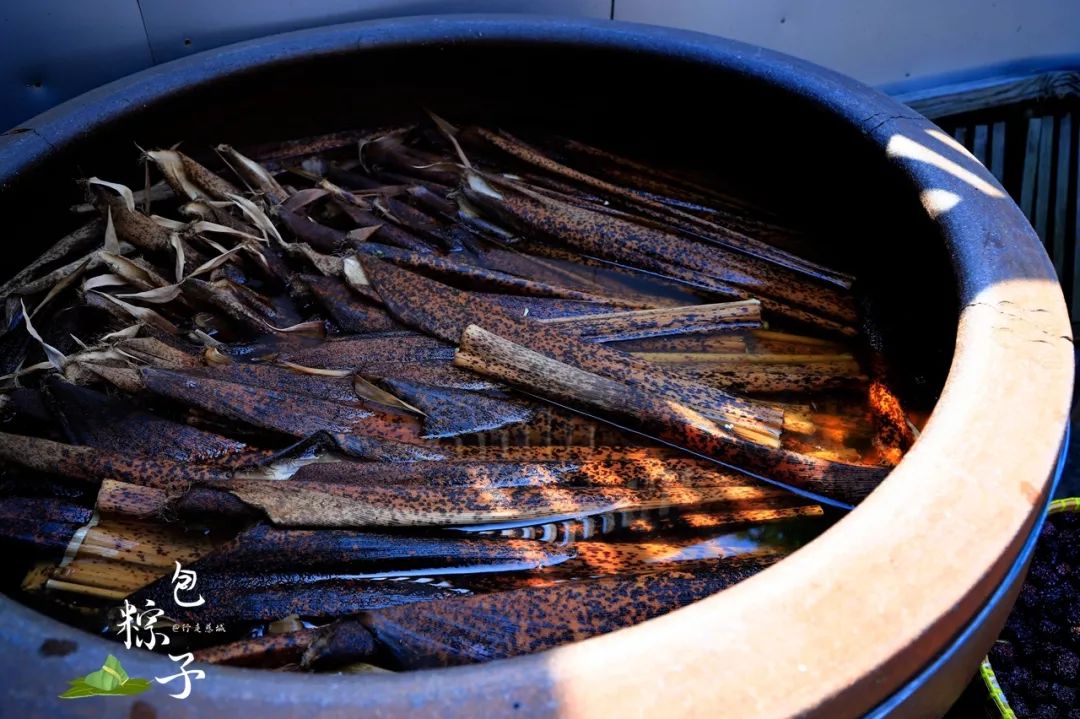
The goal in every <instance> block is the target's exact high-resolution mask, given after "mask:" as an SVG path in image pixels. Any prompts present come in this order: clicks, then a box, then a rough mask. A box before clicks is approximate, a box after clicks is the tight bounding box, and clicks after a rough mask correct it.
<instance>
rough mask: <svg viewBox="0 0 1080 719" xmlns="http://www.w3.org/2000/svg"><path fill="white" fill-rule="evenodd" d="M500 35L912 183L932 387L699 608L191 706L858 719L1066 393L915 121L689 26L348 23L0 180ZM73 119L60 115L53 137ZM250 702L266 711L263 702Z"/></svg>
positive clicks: (1017, 482) (1023, 300)
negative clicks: (144, 123)
mask: <svg viewBox="0 0 1080 719" xmlns="http://www.w3.org/2000/svg"><path fill="white" fill-rule="evenodd" d="M500 41H502V42H505V41H514V42H523V43H540V44H547V45H552V46H557V45H561V44H565V45H580V44H589V45H592V46H597V45H600V46H603V47H606V48H610V49H615V50H621V51H626V52H635V53H646V54H654V55H658V56H665V57H677V58H679V59H681V60H685V61H690V62H695V63H700V64H703V65H709V66H713V67H716V68H718V69H724V70H726V71H736V72H740V73H745V74H748V75H750V76H753V77H754V78H756V79H757V80H758V81H760V82H762V83H764V84H768V85H770V86H772V87H774V88H776V89H777V91H782V92H785V93H789V94H792V95H796V96H800V97H808V98H812V99H814V100H815V101H816V102H817V103H819V105H820V106H822V107H824V108H825V109H826V110H828V111H829V112H830V113H832V114H834V115H835V116H837V117H838V118H841V119H842V120H844V121H845V122H847V123H849V124H850V125H852V126H854V127H856V128H858V129H859V130H860V131H861V132H863V133H864V134H865V135H866V136H867V138H869V140H870V141H872V142H873V143H875V144H876V145H877V146H878V147H880V148H881V152H882V162H889V163H892V164H893V165H894V166H895V168H896V169H897V170H898V171H900V172H903V173H904V174H905V175H906V176H907V177H908V178H910V181H911V182H912V183H913V185H915V186H917V187H919V188H921V189H922V190H924V191H926V192H924V193H923V196H922V197H923V204H924V207H925V211H926V212H927V214H928V215H929V216H930V217H932V218H933V222H934V223H935V224H936V225H937V227H938V228H939V229H940V231H941V234H942V236H943V237H944V238H945V241H946V243H947V245H948V249H949V253H950V256H951V258H952V262H953V266H954V269H955V272H956V275H957V278H958V281H959V291H960V297H961V307H962V308H963V309H962V312H961V316H960V324H959V330H958V337H957V348H956V352H955V357H954V362H953V365H952V368H951V370H950V374H949V379H948V382H947V385H946V388H945V391H944V393H943V394H942V397H941V399H940V401H939V403H938V406H937V408H936V409H935V411H934V413H933V416H932V417H931V420H930V422H929V424H928V425H927V427H926V429H925V431H924V433H923V435H922V437H921V438H920V439H919V441H918V442H917V443H916V445H915V447H914V448H913V449H912V451H911V452H910V453H909V454H908V456H907V457H906V458H905V459H904V461H903V462H902V463H901V464H900V466H899V467H897V468H896V470H894V472H893V473H892V474H891V475H890V476H889V478H888V479H887V480H886V481H885V482H884V483H883V484H882V486H881V487H880V488H879V489H878V490H877V491H875V492H874V493H873V494H872V495H871V496H870V497H869V498H868V499H867V500H865V501H864V502H863V503H862V504H861V505H860V506H859V507H858V508H856V509H855V510H854V511H853V512H852V513H851V514H850V515H849V516H848V517H846V518H844V519H843V520H842V521H840V522H839V523H838V524H837V525H835V526H834V527H833V528H832V529H830V530H829V531H828V532H826V533H825V534H824V535H822V536H821V537H820V538H819V539H817V540H815V541H814V542H812V543H811V544H810V545H808V546H807V547H806V548H804V549H802V550H800V551H799V552H797V553H796V554H795V555H793V556H792V557H790V558H788V559H786V560H785V561H783V562H781V563H780V564H779V565H777V566H775V567H773V568H771V569H769V570H767V571H766V572H763V573H762V574H760V575H758V576H756V577H754V578H752V579H750V580H748V581H746V582H743V583H741V584H740V585H738V586H736V587H734V588H732V589H730V590H728V591H725V592H723V593H721V594H719V595H716V596H714V597H711V598H709V599H707V600H704V601H702V602H698V603H697V604H694V605H692V606H690V607H687V608H685V609H682V610H679V611H677V612H674V613H672V614H670V615H667V616H665V617H661V618H659V619H656V620H652V621H650V622H646V623H645V624H642V625H639V626H637V627H633V628H630V629H627V630H623V631H619V632H616V633H613V634H609V635H605V636H602V637H597V638H594V639H590V640H588V641H585V642H581V643H578V644H575V645H571V646H567V647H564V648H560V649H557V650H553V651H550V652H545V653H542V654H538V655H534V656H529V657H522V658H518V659H514V660H508V661H501V662H495V663H491V664H488V665H484V666H479V667H463V668H457V669H450V670H438V671H425V672H414V673H410V674H403V675H399V676H373V677H363V678H357V677H336V676H307V675H295V676H293V675H284V674H280V673H276V674H273V675H271V674H269V673H265V672H258V671H251V670H238V669H226V668H217V667H215V668H212V669H211V672H212V673H213V674H216V675H218V679H217V681H216V682H214V683H212V682H209V681H208V682H205V683H203V684H205V686H202V685H200V686H199V687H198V690H200V691H202V699H200V701H199V704H200V705H201V706H204V707H207V708H210V707H212V708H214V709H216V710H218V711H224V710H225V708H226V707H231V708H234V709H240V708H241V707H242V708H243V710H245V711H250V710H251V708H252V707H254V706H260V704H259V700H258V699H257V697H254V696H252V695H250V693H249V692H251V691H253V690H255V689H258V688H259V687H271V686H272V687H273V691H274V692H284V693H286V695H287V694H288V693H289V692H296V693H297V696H299V697H301V698H304V697H306V698H310V697H312V695H313V693H315V692H317V693H318V694H319V703H320V705H321V706H322V707H323V708H324V709H326V710H327V712H328V713H330V710H332V709H333V710H335V711H338V710H342V711H343V710H348V712H347V713H349V714H350V715H356V712H359V711H361V710H363V711H366V712H370V713H372V714H374V713H378V712H387V713H391V712H408V713H410V714H414V715H415V714H431V715H441V716H445V715H447V714H448V713H449V714H460V715H477V714H481V713H492V714H499V715H502V714H511V713H515V712H518V715H521V714H522V713H524V712H526V711H527V712H528V713H530V714H532V715H552V714H562V715H566V716H585V715H597V714H599V715H608V714H615V713H622V712H626V711H633V712H634V713H640V714H647V713H649V712H661V713H663V714H668V713H676V714H696V715H712V714H715V713H716V712H717V711H720V710H722V712H721V713H724V714H725V715H733V716H787V715H794V714H797V713H800V714H801V713H817V714H820V715H822V716H836V715H854V714H861V713H863V712H865V711H867V710H869V709H871V708H872V707H874V706H875V705H877V704H878V703H879V702H880V701H882V700H883V699H885V698H886V697H887V696H888V695H889V694H890V693H891V692H892V691H894V690H895V689H896V688H898V687H899V686H900V685H901V684H902V683H903V682H904V681H906V680H907V679H908V678H909V677H911V676H914V675H915V673H916V672H917V671H918V670H919V669H920V668H921V667H923V666H925V665H926V664H927V663H928V662H930V661H931V660H932V659H933V658H934V657H935V656H937V655H938V654H939V653H940V652H941V651H942V650H943V649H944V648H945V647H946V646H947V645H948V642H949V641H950V640H951V639H952V638H953V637H955V636H956V635H957V634H958V633H959V632H960V631H961V629H962V628H963V627H964V625H965V624H966V622H967V621H969V620H970V618H971V617H972V616H973V615H974V614H975V613H976V612H977V611H978V609H979V608H980V607H981V606H982V605H983V604H984V603H985V601H986V600H987V598H988V597H989V596H990V595H991V593H992V592H993V590H994V589H995V588H996V587H997V585H998V584H999V583H1000V582H1001V580H1002V578H1003V577H1004V576H1005V573H1006V571H1007V570H1008V569H1009V567H1010V566H1011V564H1012V563H1013V562H1014V560H1015V559H1016V557H1017V555H1018V553H1019V551H1020V547H1021V545H1023V543H1024V541H1025V539H1026V538H1027V536H1028V534H1029V533H1030V530H1031V527H1032V525H1033V523H1034V522H1035V520H1036V517H1037V515H1038V514H1039V512H1040V511H1041V508H1042V507H1043V505H1044V503H1045V500H1046V493H1047V490H1048V487H1049V484H1050V477H1051V470H1052V468H1053V467H1054V464H1055V460H1056V457H1057V453H1058V449H1059V446H1060V442H1061V438H1062V436H1063V432H1064V428H1065V426H1066V421H1067V416H1068V403H1069V398H1070V395H1071V389H1072V379H1073V374H1072V372H1073V367H1072V362H1073V355H1072V344H1071V334H1070V324H1069V318H1068V315H1067V312H1066V309H1065V305H1064V301H1063V298H1062V296H1061V292H1060V289H1059V287H1058V285H1057V282H1056V280H1055V278H1054V272H1053V267H1052V266H1051V265H1050V264H1049V261H1048V260H1047V258H1046V255H1045V252H1044V251H1043V249H1042V246H1041V244H1040V243H1039V240H1038V237H1037V236H1036V235H1035V234H1034V232H1033V230H1032V229H1031V228H1030V226H1029V225H1028V223H1027V221H1026V220H1025V219H1024V217H1023V215H1022V214H1021V213H1020V211H1019V209H1018V208H1017V207H1016V206H1015V205H1014V204H1013V203H1012V201H1011V200H1010V199H1009V198H1008V196H1007V195H1006V194H1005V193H1004V191H1003V190H1002V188H1001V187H1000V185H999V184H998V182H997V181H996V180H995V179H994V178H993V177H992V176H991V175H990V173H989V172H987V171H986V170H985V169H984V168H983V167H982V166H981V165H979V164H978V163H977V162H976V161H975V160H974V158H972V157H971V156H970V155H969V154H967V152H966V151H964V150H963V149H962V148H959V146H957V145H956V144H955V143H953V142H952V141H951V140H950V139H948V138H947V137H945V136H944V135H943V134H942V135H939V134H935V133H940V131H938V130H937V128H936V126H934V125H933V124H932V123H930V122H929V121H928V120H926V119H924V118H922V117H921V116H919V115H918V114H916V113H915V112H914V111H912V110H910V109H908V108H906V107H904V106H902V105H899V104H898V103H896V102H894V101H893V100H891V99H889V98H888V97H886V96H884V95H882V94H880V93H878V92H876V91H874V90H872V89H870V88H867V87H865V86H863V85H861V84H859V83H856V82H854V81H852V80H850V79H848V78H845V77H843V76H840V75H837V74H835V73H833V72H831V71H828V70H824V69H822V68H818V67H816V66H813V65H810V64H809V63H805V62H802V61H798V60H795V59H792V58H789V57H786V56H783V55H780V54H777V53H773V52H769V51H765V50H761V49H759V48H753V47H750V46H747V45H743V44H740V43H735V42H731V41H727V40H722V39H718V38H713V37H709V36H705V35H699V34H696V33H688V32H683V31H675V30H666V29H659V28H650V27H644V26H633V25H627V24H622V23H609V22H590V21H566V20H554V19H536V18H528V19H526V18H522V17H520V16H517V17H475V16H468V17H461V18H437V19H432V18H421V19H415V18H414V19H405V20H393V21H380V22H375V23H353V24H348V25H341V26H335V27H331V28H320V29H316V30H310V31H301V32H299V33H289V34H286V35H282V36H276V37H273V38H266V39H261V40H256V41H252V42H249V43H242V44H239V45H235V46H230V47H227V48H222V49H220V50H215V51H211V52H208V53H203V54H201V55H198V56H192V57H190V58H185V59H183V60H179V61H175V62H173V63H168V64H166V65H163V66H159V67H156V68H152V69H151V70H148V71H145V72H143V73H139V74H137V75H134V76H132V77H130V78H125V79H123V80H120V81H117V82H116V83H112V84H110V85H107V86H105V87H103V88H100V89H98V90H95V91H93V92H91V93H88V94H87V95H84V96H82V97H80V98H77V99H76V100H73V101H70V102H69V103H65V104H64V105H61V106H60V107H58V108H55V109H54V110H51V111H49V112H47V113H45V114H43V115H41V116H39V117H38V118H35V119H34V120H32V121H30V122H28V123H25V124H24V126H23V128H20V129H19V130H16V131H12V133H8V134H6V135H5V136H0V187H3V185H4V184H5V182H6V181H7V180H8V179H9V178H10V177H12V176H13V175H14V174H16V173H18V172H19V171H21V170H22V169H24V168H26V167H30V166H32V165H33V164H34V163H36V162H39V161H41V160H42V159H43V158H45V157H47V156H48V155H49V154H50V153H52V152H54V151H55V150H56V149H57V148H59V147H63V146H65V145H67V144H68V143H75V142H78V141H79V138H80V136H82V135H83V134H84V133H85V132H86V131H87V130H88V128H91V127H93V126H97V125H100V124H102V123H108V122H110V121H113V120H115V119H116V118H117V117H120V116H124V115H126V114H128V113H131V112H133V111H135V110H133V109H132V107H133V106H137V105H139V104H149V103H152V102H157V101H160V100H161V99H163V98H166V97H169V96H170V95H173V94H175V93H178V92H180V91H182V90H183V89H184V88H185V87H187V86H188V85H189V84H190V83H192V82H195V83H203V82H213V81H215V80H219V79H221V78H223V77H227V76H230V75H233V74H237V73H242V72H243V71H245V70H246V69H248V68H250V67H251V66H253V65H273V64H275V63H286V62H290V61H292V60H295V59H297V58H299V57H301V56H304V55H310V54H312V53H314V54H333V53H348V52H362V51H363V50H364V49H367V48H373V47H380V46H386V45H400V44H431V43H445V44H458V43H463V44H473V45H477V46H482V45H484V44H493V43H496V42H500ZM88 108H89V111H88ZM76 110H78V112H79V113H82V119H80V120H77V121H73V118H74V116H75V111H76ZM87 118H89V119H87ZM13 133H14V134H13ZM1003 408H1007V411H1003ZM943 547H948V548H949V550H948V551H943V550H942V548H943ZM0 619H3V620H4V621H6V622H11V621H18V622H25V623H26V626H29V627H30V631H28V632H27V633H26V635H25V636H16V637H11V636H5V637H3V638H2V641H3V642H4V643H6V644H7V645H8V647H7V649H6V650H5V653H8V652H10V651H14V650H15V649H17V648H21V649H23V650H25V651H29V652H30V655H31V656H32V655H35V654H36V652H37V651H38V644H40V641H41V638H42V637H48V636H58V635H59V636H63V635H64V634H66V633H70V632H71V628H70V627H66V626H64V625H60V624H59V623H57V622H55V621H54V620H51V619H48V618H45V617H43V616H41V615H37V614H35V613H33V612H31V611H30V610H28V609H26V608H25V607H22V606H20V605H16V604H15V603H13V602H12V601H11V600H9V599H7V598H0ZM35 642H36V643H35ZM79 643H80V645H82V648H81V649H80V650H79V654H80V655H81V654H82V653H83V652H84V651H89V650H90V649H92V650H93V652H94V653H95V654H100V653H102V651H103V650H104V649H105V648H106V647H107V646H112V645H111V644H110V645H106V644H105V642H104V641H103V640H100V639H96V638H92V637H91V636H90V635H87V634H81V635H80V639H79ZM133 662H134V663H135V664H136V666H137V668H138V669H139V671H141V672H142V675H143V676H148V675H150V674H153V673H154V672H155V671H156V672H157V673H158V674H160V673H161V672H162V671H164V670H165V669H166V668H168V669H171V668H172V666H173V665H172V663H171V662H169V661H168V660H167V659H165V658H163V657H162V658H159V657H149V656H148V657H140V658H138V659H137V660H135V659H134V658H133ZM127 663H128V662H127V659H125V664H127ZM83 671H84V672H85V671H89V669H84V670H83ZM129 671H132V670H131V668H130V667H129ZM132 673H133V674H134V672H132ZM168 673H173V671H169V672H168ZM214 684H219V686H217V687H215V686H214ZM301 701H303V700H302V699H301ZM252 702H254V704H253V703H252ZM354 703H355V704H354ZM261 706H263V707H264V708H265V709H266V710H267V711H270V712H271V713H272V712H273V709H274V707H275V704H274V703H273V702H269V703H265V704H263V705H261ZM350 707H351V708H350ZM279 708H280V707H279Z"/></svg>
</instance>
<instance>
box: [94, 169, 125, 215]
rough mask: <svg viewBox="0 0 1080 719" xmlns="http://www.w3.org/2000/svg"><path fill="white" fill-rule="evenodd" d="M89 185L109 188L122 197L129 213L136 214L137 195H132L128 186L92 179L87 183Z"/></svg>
mask: <svg viewBox="0 0 1080 719" xmlns="http://www.w3.org/2000/svg"><path fill="white" fill-rule="evenodd" d="M86 184H88V185H98V186H100V187H107V188H109V189H110V190H112V191H113V192H115V193H117V194H118V195H120V197H121V198H123V200H124V206H125V207H127V209H128V211H129V212H135V195H134V194H132V192H131V188H129V187H128V186H127V185H121V184H120V183H118V182H106V181H105V180H101V179H98V178H96V177H91V178H90V179H89V180H87V181H86Z"/></svg>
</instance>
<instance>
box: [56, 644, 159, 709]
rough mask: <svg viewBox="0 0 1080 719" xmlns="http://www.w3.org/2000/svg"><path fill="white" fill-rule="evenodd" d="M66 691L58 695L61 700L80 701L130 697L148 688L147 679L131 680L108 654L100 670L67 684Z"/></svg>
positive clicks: (118, 663)
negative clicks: (107, 697) (102, 697)
mask: <svg viewBox="0 0 1080 719" xmlns="http://www.w3.org/2000/svg"><path fill="white" fill-rule="evenodd" d="M68 684H69V685H70V686H69V687H68V690H67V691H66V692H64V693H63V694H61V695H60V698H61V699H81V698H83V697H98V696H131V695H133V694H142V693H143V692H144V691H146V690H147V689H149V688H150V680H149V679H132V678H131V677H129V676H128V673H127V672H126V671H124V667H123V666H121V665H120V660H119V659H117V658H116V657H114V656H113V655H112V654H110V655H109V656H108V657H107V658H106V659H105V663H104V664H103V665H101V669H98V670H97V671H96V672H90V673H89V674H87V675H86V676H85V677H79V678H78V679H72V680H71V681H70V682H68Z"/></svg>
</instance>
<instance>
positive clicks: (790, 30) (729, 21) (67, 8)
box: [0, 0, 1080, 129]
mask: <svg viewBox="0 0 1080 719" xmlns="http://www.w3.org/2000/svg"><path fill="white" fill-rule="evenodd" d="M450 12H454V13H467V12H502V13H536V14H545V15H563V16H576V17H590V18H612V17H614V18H616V19H619V20H628V21H633V22H643V23H651V24H656V25H669V26H673V27H682V28H688V29H692V30H698V31H702V32H709V33H714V34H717V35H723V36H726V37H732V38H736V39H739V40H744V41H746V42H750V43H754V44H757V45H763V46H765V47H769V48H773V49H777V50H781V51H783V52H787V53H790V54H792V55H796V56H799V57H803V58H806V59H808V60H812V61H814V62H817V63H819V64H822V65H825V66H827V67H832V68H834V69H836V70H839V71H841V72H844V73H846V74H849V75H852V76H853V77H856V78H858V79H860V80H863V81H864V82H868V83H870V84H875V85H881V86H884V87H886V88H887V89H890V90H904V89H911V88H913V87H916V86H919V85H925V84H927V83H932V82H935V81H936V80H940V79H942V78H952V79H955V78H956V77H957V76H961V75H964V74H965V73H968V74H970V73H976V74H977V73H980V72H981V73H985V72H987V68H995V70H993V71H995V72H1006V71H1009V70H1010V69H1016V68H1019V67H1023V66H1054V65H1061V64H1065V63H1070V62H1072V60H1071V59H1070V58H1069V56H1072V57H1076V56H1077V55H1080V0H0V93H2V97H3V99H4V102H3V103H2V104H0V129H3V128H8V127H13V126H15V125H16V124H17V123H19V122H21V121H23V120H25V119H27V118H29V117H32V116H33V115H36V114H38V113H39V112H42V111H44V110H46V109H48V108H50V107H52V106H53V105H55V104H57V103H59V102H62V101H64V100H66V99H68V98H70V97H73V96H75V95H78V94H79V93H81V92H85V91H86V90H89V89H91V88H94V87H97V86H98V85H101V84H104V83H106V82H108V81H110V80H114V79H116V78H118V77H122V76H124V75H127V74H130V73H132V72H135V71H136V70H140V69H142V68H145V67H149V66H150V65H153V64H156V63H161V62H166V61H168V60H173V59H176V58H178V57H183V56H184V55H188V54H190V53H194V52H199V51H202V50H207V49H209V48H212V47H217V46H219V45H224V44H227V43H231V42H237V41H239V40H245V39H248V38H253V37H259V36H262V35H268V34H272V33H276V32H283V31H286V30H294V29H299V28H304V27H314V26H317V25H326V24H331V23H339V22H348V21H351V20H367V19H373V18H379V17H392V16H403V15H427V14H436V13H450Z"/></svg>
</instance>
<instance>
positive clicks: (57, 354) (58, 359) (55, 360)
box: [19, 300, 68, 371]
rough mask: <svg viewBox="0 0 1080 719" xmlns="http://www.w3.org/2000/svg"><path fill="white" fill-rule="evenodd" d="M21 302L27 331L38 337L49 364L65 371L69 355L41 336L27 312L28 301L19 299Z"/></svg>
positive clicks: (35, 337)
mask: <svg viewBox="0 0 1080 719" xmlns="http://www.w3.org/2000/svg"><path fill="white" fill-rule="evenodd" d="M19 303H20V304H21V305H22V313H23V321H24V322H25V323H26V331H27V332H29V333H30V336H31V337H33V338H34V339H36V340H37V341H38V342H39V343H40V344H41V349H43V350H44V351H45V357H46V358H47V359H48V360H49V364H51V365H52V366H53V367H55V368H56V369H58V370H60V371H63V369H64V365H65V364H67V361H68V360H67V357H66V356H65V355H64V353H63V352H61V351H60V350H58V349H56V348H55V347H53V346H52V345H50V344H49V343H48V342H46V341H45V340H44V339H42V338H41V335H40V334H38V331H37V329H35V328H34V325H33V323H32V322H30V315H29V314H27V312H26V303H25V302H23V301H22V300H19Z"/></svg>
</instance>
